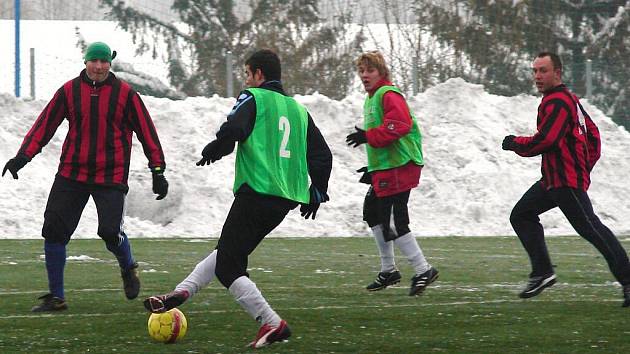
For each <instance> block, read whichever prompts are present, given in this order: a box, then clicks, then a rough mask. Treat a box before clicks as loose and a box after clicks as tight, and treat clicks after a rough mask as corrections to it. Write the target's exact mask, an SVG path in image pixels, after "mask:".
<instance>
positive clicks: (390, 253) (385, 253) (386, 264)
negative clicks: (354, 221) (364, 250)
mask: <svg viewBox="0 0 630 354" xmlns="http://www.w3.org/2000/svg"><path fill="white" fill-rule="evenodd" d="M372 234H373V235H374V239H375V240H376V247H377V248H378V253H379V254H380V256H381V272H391V271H394V270H395V269H396V262H395V260H394V243H393V242H391V241H385V238H384V237H383V227H382V226H381V225H376V226H374V227H373V228H372Z"/></svg>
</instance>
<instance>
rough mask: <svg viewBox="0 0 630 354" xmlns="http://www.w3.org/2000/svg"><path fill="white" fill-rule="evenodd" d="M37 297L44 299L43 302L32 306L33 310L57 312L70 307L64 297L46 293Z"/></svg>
mask: <svg viewBox="0 0 630 354" xmlns="http://www.w3.org/2000/svg"><path fill="white" fill-rule="evenodd" d="M37 299H38V300H42V303H41V304H39V305H37V306H33V308H31V311H32V312H56V311H63V310H67V309H68V305H66V302H65V301H64V299H61V298H58V297H56V296H53V295H52V294H46V295H44V296H40V297H38V298H37Z"/></svg>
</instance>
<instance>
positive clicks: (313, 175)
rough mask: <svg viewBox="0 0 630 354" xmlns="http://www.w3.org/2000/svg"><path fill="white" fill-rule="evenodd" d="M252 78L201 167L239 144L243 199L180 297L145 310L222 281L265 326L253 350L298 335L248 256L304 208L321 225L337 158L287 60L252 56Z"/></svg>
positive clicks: (166, 304) (163, 302)
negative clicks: (285, 78)
mask: <svg viewBox="0 0 630 354" xmlns="http://www.w3.org/2000/svg"><path fill="white" fill-rule="evenodd" d="M245 73H246V75H247V78H246V80H245V84H246V86H247V87H248V88H247V89H246V90H244V91H243V92H241V93H240V95H239V97H238V99H237V102H236V104H235V106H234V108H233V109H232V111H231V112H230V113H229V114H228V117H227V121H226V122H225V123H223V125H221V128H220V129H219V131H218V132H217V134H216V136H217V138H216V139H215V140H213V141H212V142H210V143H209V144H208V145H207V146H206V147H205V148H204V149H203V152H202V158H201V160H200V161H199V162H197V165H198V166H204V165H210V163H212V162H215V161H217V160H219V159H221V158H222V157H223V156H225V155H228V154H230V153H231V152H232V151H233V150H234V146H235V144H236V142H238V149H237V152H236V171H235V178H234V196H235V197H234V202H233V203H232V207H231V209H230V212H229V214H228V216H227V219H226V220H225V224H224V225H223V230H222V231H221V236H220V237H219V241H218V244H217V247H216V249H215V250H214V251H212V252H211V253H210V255H208V256H207V257H206V258H205V259H204V260H202V261H201V262H199V263H198V264H197V266H196V267H195V269H194V270H193V271H192V272H191V273H190V274H189V275H188V277H187V278H186V279H184V280H183V281H182V282H181V283H180V284H178V285H177V286H176V287H175V290H174V291H172V292H170V293H168V294H165V295H156V296H151V297H149V298H147V299H146V300H145V301H144V305H145V307H146V308H147V310H149V311H151V312H163V311H167V310H169V309H171V308H174V307H177V306H179V305H181V304H182V303H184V301H186V300H187V299H189V298H190V297H192V296H193V295H194V294H195V293H197V292H198V291H199V290H200V289H202V288H203V287H205V286H206V285H208V284H209V283H210V281H211V280H212V279H213V278H214V277H215V275H216V277H217V279H218V280H219V282H221V284H223V286H225V287H226V288H227V289H228V290H229V291H230V293H231V294H232V295H233V296H234V299H235V300H236V301H237V302H238V303H239V304H240V305H241V306H242V307H243V309H244V310H245V311H246V312H247V313H249V314H250V315H251V316H252V318H254V319H255V320H256V321H258V322H260V324H261V326H260V328H259V330H258V333H257V335H256V338H255V339H254V341H253V342H251V343H250V346H251V347H253V348H261V347H264V346H266V345H269V344H272V343H274V342H278V341H283V340H285V339H287V338H289V336H290V335H291V331H290V329H289V326H288V325H287V323H286V321H285V320H283V319H282V318H280V316H279V315H278V314H277V313H276V312H275V311H274V310H273V309H272V308H271V306H269V304H268V303H267V301H266V300H265V298H264V297H263V296H262V294H261V292H260V290H259V289H258V287H257V286H256V284H255V283H254V282H253V281H251V280H250V279H249V274H248V273H247V259H248V256H249V255H250V254H251V253H252V252H253V251H254V249H256V246H258V244H259V243H260V242H261V241H262V240H263V239H264V238H265V236H267V235H268V234H269V233H270V232H271V231H272V230H273V229H274V228H276V226H278V225H279V224H280V223H281V222H282V220H283V219H284V218H285V216H286V215H287V213H288V212H289V211H291V210H292V209H295V208H296V207H297V206H298V205H301V207H300V211H301V213H302V216H303V217H304V218H306V219H308V218H309V217H312V218H313V219H315V215H316V213H317V210H318V208H319V205H320V203H323V202H325V201H327V200H328V195H327V190H328V179H329V178H330V172H331V169H332V154H331V152H330V149H329V148H328V145H327V144H326V141H325V140H324V137H323V136H322V134H321V133H320V131H319V129H318V128H317V126H316V125H315V123H314V122H313V119H312V118H311V116H310V114H309V113H308V112H307V111H306V109H305V108H304V106H302V105H301V104H299V103H297V102H296V101H295V100H294V99H293V98H291V97H289V96H287V94H286V93H285V92H284V89H283V88H282V83H281V82H280V78H281V66H280V59H279V58H278V56H277V55H276V54H275V53H274V52H272V51H270V50H260V51H257V52H255V53H254V54H252V56H251V57H249V59H248V60H247V61H246V62H245ZM309 178H310V186H309Z"/></svg>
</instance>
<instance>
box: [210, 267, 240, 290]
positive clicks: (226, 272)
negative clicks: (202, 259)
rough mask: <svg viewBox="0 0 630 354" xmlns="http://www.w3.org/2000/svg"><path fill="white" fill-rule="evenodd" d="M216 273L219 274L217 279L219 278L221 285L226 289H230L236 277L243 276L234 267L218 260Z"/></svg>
mask: <svg viewBox="0 0 630 354" xmlns="http://www.w3.org/2000/svg"><path fill="white" fill-rule="evenodd" d="M214 274H215V275H216V276H217V279H219V282H220V283H221V285H223V286H224V287H225V288H226V289H229V288H230V286H231V285H232V283H234V281H235V280H236V279H238V278H239V277H241V275H239V274H237V272H235V271H234V270H233V269H230V267H225V266H223V265H222V264H220V263H219V262H217V267H216V268H215V271H214Z"/></svg>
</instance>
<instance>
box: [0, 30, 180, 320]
mask: <svg viewBox="0 0 630 354" xmlns="http://www.w3.org/2000/svg"><path fill="white" fill-rule="evenodd" d="M114 57H116V51H114V52H112V51H111V49H110V48H109V46H107V44H105V43H102V42H95V43H92V44H90V46H88V48H87V50H86V53H85V56H84V63H85V69H84V70H83V71H81V73H80V74H79V76H78V77H76V78H74V79H72V80H70V81H68V82H66V83H65V84H64V85H63V86H61V88H59V89H58V90H57V92H56V93H55V95H54V96H53V98H52V100H51V101H50V102H49V103H48V104H47V105H46V107H45V108H44V110H43V111H42V112H41V114H40V115H39V117H38V118H37V120H36V121H35V124H33V127H32V128H31V129H30V130H29V132H28V133H27V134H26V137H25V138H24V141H23V143H22V146H21V147H20V149H19V151H18V153H17V155H16V156H15V157H14V158H12V159H10V160H9V161H8V162H7V163H6V165H5V167H4V169H3V171H2V175H3V176H4V174H5V173H6V172H7V171H9V172H10V173H11V175H12V176H13V178H14V179H17V178H18V171H19V170H20V169H21V168H22V167H24V166H25V165H26V164H27V163H28V162H29V161H31V159H32V158H33V157H35V155H37V154H38V153H39V152H40V151H41V150H42V148H43V147H44V146H45V145H46V144H47V143H48V142H49V141H50V139H51V138H52V137H53V135H54V134H55V132H56V130H57V128H58V127H59V125H60V124H61V123H62V122H63V121H64V120H67V121H68V133H67V135H66V139H65V142H64V144H63V148H62V151H61V159H60V163H59V168H58V171H57V175H56V176H55V181H54V183H53V186H52V188H51V191H50V195H49V196H48V203H47V205H46V211H45V212H44V226H43V228H42V236H43V237H44V253H45V255H46V270H47V272H48V287H49V291H50V293H48V294H46V295H44V296H42V297H40V299H41V300H42V303H41V304H40V305H38V306H35V307H33V309H32V311H34V312H49V311H61V310H65V309H67V307H68V306H67V304H66V301H65V297H64V284H63V273H64V267H65V263H66V245H67V244H68V242H69V241H70V237H71V236H72V234H73V233H74V230H75V229H76V227H77V225H78V223H79V219H80V218H81V213H82V212H83V209H84V207H85V205H86V203H87V201H88V199H89V197H90V196H91V197H92V199H93V200H94V203H95V204H96V210H97V212H98V235H99V236H100V237H101V238H102V239H103V241H105V245H106V247H107V249H108V250H109V251H111V252H112V253H113V254H114V255H115V256H116V258H117V260H118V264H119V266H120V268H121V276H122V279H123V288H124V291H125V296H126V297H127V298H128V299H134V298H136V297H137V296H138V292H139V291H140V280H139V279H138V276H137V272H136V268H137V267H138V264H137V263H136V262H135V261H134V258H133V256H132V253H131V246H130V244H129V240H128V238H127V235H126V234H125V232H124V231H123V227H122V225H123V217H124V212H125V197H126V195H127V191H128V189H129V187H128V186H127V177H128V175H129V163H130V159H131V139H132V137H133V134H134V133H135V134H136V136H137V137H138V140H140V142H141V143H142V147H143V149H144V154H145V155H146V157H147V159H148V160H149V169H150V170H151V172H152V175H153V192H154V193H155V194H157V195H158V197H157V199H162V198H164V197H165V196H166V194H167V192H168V182H167V181H166V178H165V177H164V168H165V162H164V153H163V152H162V147H161V146H160V141H159V139H158V135H157V132H156V130H155V127H154V125H153V121H152V120H151V117H150V116H149V112H148V111H147V109H146V107H145V106H144V103H143V102H142V99H140V95H138V93H137V92H136V91H134V90H133V89H132V88H131V87H130V86H129V84H127V83H126V82H124V81H121V80H119V79H118V78H116V76H115V75H114V74H113V73H111V72H110V71H109V70H110V67H111V61H112V59H114Z"/></svg>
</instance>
